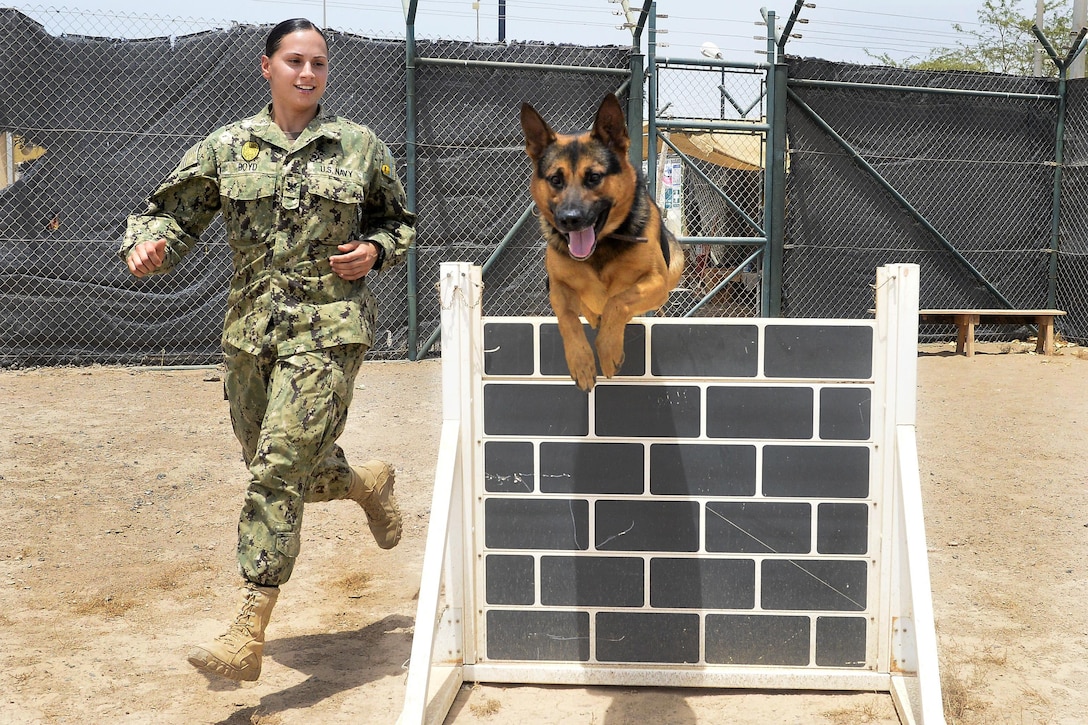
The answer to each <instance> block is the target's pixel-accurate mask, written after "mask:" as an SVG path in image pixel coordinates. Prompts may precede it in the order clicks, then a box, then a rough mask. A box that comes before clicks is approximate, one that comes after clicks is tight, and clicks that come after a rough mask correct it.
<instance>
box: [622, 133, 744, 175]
mask: <svg viewBox="0 0 1088 725" xmlns="http://www.w3.org/2000/svg"><path fill="white" fill-rule="evenodd" d="M646 129H647V126H646V125H645V124H644V125H643V132H642V152H643V158H645V157H646V153H647V151H648V145H647V136H648V135H649V133H648V131H647V130H646ZM664 133H667V134H668V139H669V141H671V142H672V144H673V145H674V146H676V148H677V149H679V150H680V152H681V153H683V154H684V155H685V156H690V157H692V158H696V159H701V160H703V161H708V162H710V163H712V164H716V165H717V166H724V167H726V168H729V169H737V170H739V171H759V170H761V169H762V168H763V134H762V133H759V132H754V131H753V132H751V133H745V132H742V131H666V132H664ZM667 148H668V147H667V146H666V145H665V142H664V141H661V140H660V139H659V140H658V143H657V152H658V154H662V153H664V150H665V149H667Z"/></svg>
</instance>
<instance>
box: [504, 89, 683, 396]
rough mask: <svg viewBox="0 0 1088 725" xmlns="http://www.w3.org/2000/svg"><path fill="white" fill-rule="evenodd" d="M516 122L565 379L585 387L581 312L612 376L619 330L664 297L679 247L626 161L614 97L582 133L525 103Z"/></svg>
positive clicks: (679, 266) (588, 375) (587, 359)
mask: <svg viewBox="0 0 1088 725" xmlns="http://www.w3.org/2000/svg"><path fill="white" fill-rule="evenodd" d="M521 129H522V131H523V132H524V133H525V153H527V154H528V155H529V158H530V159H531V160H532V162H533V169H532V180H531V181H530V191H531V193H532V196H533V200H534V201H535V202H536V206H537V208H538V209H539V210H540V228H541V230H542V231H543V234H544V239H545V241H546V242H547V249H546V251H545V256H544V267H545V269H546V270H547V272H548V296H549V298H550V300H551V305H552V310H553V311H554V312H555V316H556V319H557V321H558V324H559V334H560V336H561V337H562V338H563V351H564V353H565V355H566V358H567V368H568V369H569V370H570V376H571V378H573V379H574V382H575V383H576V384H577V385H578V387H579V388H581V389H582V390H585V391H587V392H588V391H590V390H592V389H593V386H594V385H595V384H596V382H597V364H596V361H595V359H594V355H593V350H592V349H591V348H590V346H589V340H588V339H587V338H586V334H585V330H584V329H583V327H582V322H581V320H580V319H579V317H585V319H586V321H587V322H588V323H589V325H590V326H591V327H593V328H594V329H595V330H597V341H596V342H597V358H598V359H599V360H600V365H601V372H602V373H604V376H605V377H606V378H611V377H612V376H613V375H615V374H616V372H617V371H618V370H619V368H620V365H621V364H622V363H623V332H624V327H625V326H626V325H627V323H628V322H630V321H631V318H632V317H634V316H636V315H641V314H645V313H647V312H650V311H652V310H656V309H658V308H659V307H661V306H662V305H664V304H665V302H666V301H668V298H669V292H670V291H671V290H672V289H673V288H675V287H676V285H677V283H678V282H679V281H680V275H681V273H682V272H683V267H684V254H683V251H682V250H681V249H680V245H679V244H677V242H676V239H675V238H674V237H673V236H672V235H671V234H670V233H669V232H668V231H667V230H666V229H665V224H664V222H663V220H662V218H661V210H660V209H658V207H657V204H655V203H654V201H653V199H652V198H650V195H649V193H648V192H647V190H646V183H645V179H644V178H643V176H642V174H641V173H640V172H638V171H636V170H635V168H634V166H632V165H631V162H630V161H629V160H628V157H627V152H628V148H629V147H630V145H631V140H630V137H629V136H628V134H627V124H626V122H625V120H624V115H623V109H622V108H621V107H620V102H619V100H618V99H617V98H616V96H614V95H612V94H609V95H607V96H605V98H604V101H602V102H601V105H600V107H599V108H598V109H597V116H596V118H595V119H594V121H593V128H592V129H590V130H589V131H584V132H579V133H571V134H562V133H556V132H555V131H553V130H552V129H551V127H550V126H548V124H547V123H546V122H545V121H544V119H543V118H541V117H540V114H539V113H537V112H536V110H535V109H534V108H533V107H532V106H531V105H529V104H528V103H523V104H522V106H521Z"/></svg>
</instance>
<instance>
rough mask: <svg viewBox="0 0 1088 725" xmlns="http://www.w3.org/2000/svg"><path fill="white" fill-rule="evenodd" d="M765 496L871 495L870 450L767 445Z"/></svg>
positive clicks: (764, 465) (764, 479)
mask: <svg viewBox="0 0 1088 725" xmlns="http://www.w3.org/2000/svg"><path fill="white" fill-rule="evenodd" d="M763 495H764V496H791V497H795V498H865V497H866V496H868V495H869V449H868V448H865V447H863V446H774V445H769V446H764V448H763Z"/></svg>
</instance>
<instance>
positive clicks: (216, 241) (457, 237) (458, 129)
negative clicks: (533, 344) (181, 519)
mask: <svg viewBox="0 0 1088 725" xmlns="http://www.w3.org/2000/svg"><path fill="white" fill-rule="evenodd" d="M88 28H92V30H90V31H89V30H88ZM268 30H269V27H267V26H253V25H242V24H236V23H228V24H222V23H221V24H215V23H211V22H207V21H201V20H180V19H166V18H158V17H154V16H133V15H128V16H126V15H110V14H99V15H90V16H88V15H87V14H85V13H79V12H75V11H71V12H68V11H63V10H55V9H41V8H38V9H29V10H25V9H24V10H14V9H0V53H2V57H4V58H5V62H4V63H3V64H0V366H9V367H10V366H26V365H58V364H89V363H122V364H162V365H183V364H208V363H214V362H218V361H219V360H220V357H221V352H220V348H219V334H220V330H221V324H222V319H223V314H224V305H225V298H226V288H227V282H228V278H229V275H230V253H229V249H228V247H227V244H226V240H225V237H224V233H223V228H222V225H221V223H220V222H219V221H216V222H215V223H213V225H212V227H211V228H210V229H209V230H208V231H207V232H206V233H205V235H204V236H203V238H202V244H201V245H200V246H199V247H198V248H197V249H195V250H194V251H193V252H192V253H191V254H190V255H189V256H188V257H187V258H186V259H185V260H184V262H183V263H182V265H181V266H180V267H179V268H178V269H176V270H175V271H174V272H172V273H171V274H169V275H165V276H163V277H161V278H151V279H145V280H137V279H135V278H133V277H132V276H131V275H129V274H128V272H127V269H126V268H125V267H124V265H123V264H122V262H121V260H120V259H118V257H117V255H116V250H117V247H118V244H119V240H120V239H121V237H122V236H123V234H124V228H125V221H126V218H127V216H128V215H129V214H131V213H133V212H135V211H138V210H141V209H142V208H143V206H144V203H145V199H146V197H147V195H148V193H149V192H150V191H151V190H152V189H153V188H154V187H155V185H156V184H157V182H158V181H159V180H160V179H161V178H162V177H163V176H165V174H167V173H168V172H169V171H170V169H171V168H173V166H174V165H175V164H176V163H177V161H178V159H179V158H180V157H181V155H182V153H183V152H184V150H185V149H186V148H188V147H189V146H191V145H192V144H193V143H196V142H197V141H198V140H200V139H201V138H203V137H204V136H206V135H207V134H208V133H209V132H210V131H211V130H213V129H214V128H216V127H218V126H220V125H222V124H225V123H228V122H230V121H233V120H235V119H237V118H241V117H244V116H247V115H250V114H252V113H255V112H256V111H257V110H259V109H260V108H261V107H262V106H263V105H264V104H265V103H266V102H267V87H266V82H265V81H264V79H263V78H262V77H261V75H260V72H259V58H260V55H261V52H262V48H263V42H264V38H265V36H266V34H267V32H268ZM92 33H93V34H92ZM328 36H329V47H330V55H331V58H332V63H333V74H332V80H331V82H330V85H329V89H328V91H327V93H326V96H325V101H324V105H325V107H326V109H328V110H331V111H333V112H335V113H339V114H342V115H345V116H348V117H350V118H354V119H357V120H360V121H362V122H364V123H367V124H368V125H370V126H371V127H372V128H374V129H375V131H376V132H377V133H378V134H379V135H380V136H381V137H382V138H383V139H384V140H385V141H386V142H387V143H388V144H389V145H390V147H391V149H392V151H393V153H394V155H395V156H396V157H397V159H398V162H399V163H398V165H399V166H400V169H399V170H400V171H401V173H402V177H403V175H404V173H405V162H406V161H407V160H408V159H409V157H410V154H409V151H410V149H409V146H408V144H409V139H408V138H407V134H406V128H407V124H406V113H408V110H407V109H409V108H410V109H411V110H412V112H413V113H414V120H415V123H414V126H413V128H414V129H415V137H414V140H413V141H412V143H413V149H414V151H415V154H414V162H415V167H414V171H415V178H416V180H417V185H416V187H415V189H416V208H417V209H418V212H419V223H418V229H419V236H418V242H417V246H416V264H417V267H418V272H417V275H416V277H415V278H414V280H411V279H409V268H408V266H407V265H401V266H398V267H396V268H393V269H391V270H387V271H385V272H382V273H381V274H379V275H378V277H377V279H376V280H375V282H374V287H375V291H376V293H377V295H378V297H379V306H380V308H381V316H380V319H379V325H378V330H377V334H376V339H375V345H374V348H373V349H372V351H371V356H372V357H376V358H386V359H393V358H412V357H415V356H417V355H420V354H434V353H435V352H437V350H438V349H439V347H438V344H436V343H437V342H438V341H437V339H436V338H437V328H438V317H439V312H440V310H439V300H438V295H437V292H436V289H435V286H436V284H437V282H438V277H439V267H440V265H441V263H442V262H444V261H453V260H457V261H469V262H472V263H474V264H479V265H482V266H483V267H484V269H485V285H486V287H487V295H486V300H487V301H486V304H487V306H488V310H487V314H490V315H523V314H531V315H536V314H549V313H550V309H549V306H548V301H547V292H546V287H545V273H544V268H543V263H542V256H543V254H542V242H541V238H540V233H539V229H538V220H537V219H536V218H535V217H534V215H533V209H532V205H531V199H530V197H529V192H528V176H529V161H528V158H527V156H526V155H525V152H524V148H523V138H522V134H521V129H520V124H519V122H518V109H519V107H520V104H521V102H522V101H529V102H530V103H532V104H533V105H534V106H535V107H536V108H537V110H539V111H540V112H541V114H542V115H543V116H544V118H545V119H547V120H548V121H549V123H550V124H551V125H552V126H553V127H554V128H556V129H557V130H572V129H579V128H587V127H588V126H589V125H590V124H591V123H592V118H593V115H594V113H595V111H596V108H597V106H598V104H599V102H600V100H601V98H602V97H603V95H604V94H605V93H608V92H618V93H619V95H620V96H621V98H626V96H627V94H628V93H629V90H630V89H629V87H628V85H627V84H628V82H629V81H628V77H629V72H628V68H629V67H630V57H629V54H630V49H629V48H624V47H615V46H609V47H600V48H586V47H579V46H563V45H550V44H543V43H510V44H505V43H504V44H486V43H485V44H481V43H473V42H470V41H463V42H462V41H453V40H426V41H419V42H418V43H417V44H416V54H417V56H418V61H417V63H416V64H415V65H416V68H415V85H414V95H413V97H412V98H411V99H409V96H408V92H407V85H406V68H405V64H406V61H405V43H404V41H403V39H398V38H382V37H378V36H376V35H375V34H372V33H355V32H346V31H336V30H332V31H329V32H328ZM125 38H127V39H125ZM648 70H650V71H651V78H652V80H651V83H656V86H654V88H653V91H654V92H653V93H651V94H650V96H651V100H653V101H655V102H656V103H655V105H656V108H655V109H653V110H654V111H656V115H655V118H654V122H655V123H660V124H661V128H659V129H658V130H659V132H660V135H661V136H662V137H663V139H664V140H662V141H661V142H660V143H659V144H656V145H655V146H654V147H653V148H652V149H651V148H650V147H649V145H647V147H646V152H647V157H648V158H649V159H650V160H651V161H652V163H653V167H652V168H649V167H648V168H647V176H648V177H649V178H650V182H651V185H652V187H653V188H654V190H655V193H656V195H657V198H658V200H659V203H660V204H661V205H662V207H663V210H664V213H665V216H666V220H667V224H668V225H669V226H670V228H672V229H673V231H674V232H675V233H677V234H678V236H680V237H682V238H684V239H685V240H686V241H687V242H688V247H687V249H686V255H687V262H688V264H687V271H686V274H685V278H684V280H682V283H681V287H680V289H679V290H677V292H676V293H675V294H674V296H673V298H672V299H671V300H670V303H669V305H668V307H667V308H666V309H665V310H664V314H668V315H683V314H697V315H711V316H751V315H756V314H759V313H760V312H761V298H762V296H763V294H764V292H763V290H762V288H761V284H762V280H763V279H765V275H764V272H765V271H766V270H765V269H764V265H765V263H766V255H765V254H763V252H764V251H765V250H766V244H767V242H766V238H767V216H768V215H767V210H766V208H765V206H766V205H765V199H766V197H767V193H768V189H767V186H768V185H767V174H766V172H765V168H766V164H765V157H766V155H767V130H768V119H767V116H768V113H767V109H768V101H767V97H766V87H767V76H766V70H765V68H762V67H759V66H756V65H754V64H753V66H752V67H748V68H741V67H737V68H726V67H722V66H713V65H711V66H699V65H698V64H691V63H688V64H686V65H685V64H684V63H681V62H677V63H673V64H672V65H670V64H669V62H664V63H661V64H660V65H658V66H656V70H657V71H658V73H657V75H658V76H659V77H657V78H656V79H654V78H653V75H652V74H653V71H654V70H655V68H653V67H651V68H649V69H648ZM789 76H790V83H789V90H788V93H789V100H788V109H787V114H786V115H787V117H786V124H787V131H788V143H789V148H788V156H787V162H786V163H787V168H786V179H787V183H786V192H787V200H786V208H785V229H784V239H783V242H784V247H785V256H784V265H783V266H784V268H783V310H782V311H783V313H784V314H786V315H788V316H791V317H802V316H804V317H865V316H867V315H868V309H869V308H870V307H871V306H872V299H873V297H872V290H871V284H872V279H873V273H874V270H875V268H876V267H878V266H880V265H882V264H886V263H890V262H916V263H918V264H919V265H920V266H921V268H922V285H923V288H922V304H923V306H926V307H1002V306H1005V303H1008V304H1009V305H1014V306H1017V307H1047V306H1051V304H1056V305H1057V306H1059V307H1061V308H1062V309H1066V310H1067V311H1068V312H1069V315H1068V316H1067V317H1066V318H1063V319H1062V320H1061V321H1060V322H1059V326H1058V329H1059V333H1061V334H1063V335H1064V336H1065V337H1066V338H1068V339H1072V340H1075V341H1082V340H1085V339H1088V299H1086V294H1085V283H1084V280H1085V278H1086V272H1088V269H1086V268H1088V261H1086V260H1088V202H1086V201H1085V200H1086V199H1088V188H1086V184H1088V171H1086V157H1088V100H1086V95H1088V86H1086V84H1085V82H1084V81H1078V82H1070V83H1069V92H1068V98H1067V101H1068V104H1067V105H1068V113H1067V116H1066V120H1065V139H1066V146H1065V163H1064V165H1063V166H1062V169H1063V171H1064V176H1063V178H1062V181H1061V187H1060V189H1059V190H1058V191H1059V192H1060V193H1058V194H1055V187H1054V182H1055V169H1056V168H1057V167H1056V165H1055V140H1056V138H1057V133H1058V129H1057V108H1058V101H1057V97H1056V82H1055V81H1053V80H1047V79H1035V78H1016V77H1008V76H999V75H994V74H968V73H963V74H956V73H924V72H918V71H904V70H896V69H889V68H873V67H867V66H850V65H844V64H834V63H826V62H823V61H812V60H800V59H790V60H789ZM670 123H673V124H674V125H672V126H670V125H669V124H670ZM684 123H687V126H685V125H684ZM715 124H718V126H715ZM723 124H724V126H727V127H728V129H727V130H723V128H722V127H721V126H722V125H723ZM645 137H649V130H648V131H647V134H646V135H645ZM1055 199H1057V200H1058V201H1059V203H1060V205H1061V208H1060V216H1055V214H1054V211H1055ZM1056 220H1058V221H1060V224H1055V221H1056ZM1055 249H1056V250H1057V253H1055V251H1054V250H1055ZM1053 260H1056V264H1055V263H1053V262H1052V261H1053ZM413 282H414V283H413ZM413 313H414V314H413ZM924 332H925V333H926V334H930V335H932V336H940V335H945V336H947V335H948V334H949V331H947V330H937V329H932V330H924Z"/></svg>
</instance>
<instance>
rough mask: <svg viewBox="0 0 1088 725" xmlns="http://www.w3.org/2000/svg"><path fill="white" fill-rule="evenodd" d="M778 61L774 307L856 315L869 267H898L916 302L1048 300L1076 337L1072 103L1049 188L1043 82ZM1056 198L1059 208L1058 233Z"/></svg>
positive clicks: (1083, 321)
mask: <svg viewBox="0 0 1088 725" xmlns="http://www.w3.org/2000/svg"><path fill="white" fill-rule="evenodd" d="M789 66H790V67H789V106H788V116H787V133H788V136H789V149H790V150H789V173H788V174H787V179H788V182H787V204H788V207H787V210H786V220H787V221H786V238H785V256H784V260H785V261H784V271H783V276H784V293H783V297H784V305H785V311H786V314H788V315H789V316H804V317H825V316H826V317H858V316H863V315H864V314H865V313H866V310H867V309H868V308H870V307H871V306H872V301H873V296H872V292H871V290H870V289H869V287H868V282H869V281H870V280H871V278H872V270H873V269H874V267H876V266H879V265H880V264H883V263H887V262H913V263H917V264H919V265H920V267H921V283H922V290H921V304H922V306H923V307H932V308H961V307H963V308H1003V307H1015V308H1048V307H1053V306H1055V304H1060V305H1062V306H1063V308H1064V309H1066V310H1067V311H1068V312H1069V316H1068V317H1066V318H1064V319H1062V320H1061V321H1060V322H1059V331H1061V332H1063V334H1065V336H1066V337H1068V338H1073V339H1075V338H1080V339H1084V337H1085V336H1086V335H1088V309H1086V307H1085V305H1084V300H1083V288H1084V282H1083V280H1084V276H1083V275H1080V276H1078V274H1077V272H1078V271H1079V270H1078V268H1077V265H1078V264H1079V263H1081V262H1082V260H1083V258H1084V256H1083V251H1084V238H1085V234H1084V230H1085V226H1084V211H1083V209H1084V202H1083V200H1084V198H1085V197H1084V189H1083V183H1084V176H1083V153H1084V146H1083V137H1080V136H1079V135H1078V134H1080V133H1083V130H1079V131H1078V128H1079V129H1083V128H1084V116H1083V114H1084V111H1083V106H1082V105H1081V106H1079V107H1078V103H1077V102H1075V101H1074V102H1073V103H1071V104H1070V112H1069V115H1068V119H1069V120H1068V126H1067V132H1066V133H1067V139H1068V141H1067V143H1068V147H1069V149H1070V150H1071V151H1072V152H1073V153H1069V154H1068V157H1070V158H1071V157H1073V156H1074V155H1075V154H1076V153H1079V154H1081V157H1080V161H1079V168H1078V162H1076V161H1074V162H1073V163H1072V164H1070V165H1069V167H1068V169H1067V174H1066V178H1065V180H1064V184H1063V185H1062V188H1061V189H1060V192H1061V193H1060V194H1056V190H1055V181H1056V177H1055V169H1056V167H1057V163H1056V139H1057V133H1058V129H1057V127H1056V124H1057V119H1058V115H1059V114H1058V108H1059V97H1058V95H1057V83H1056V81H1054V80H1053V79H1045V78H1023V77H1013V76H1004V75H999V74H981V73H935V72H924V71H911V70H902V69H893V68H878V67H868V66H852V65H845V64H836V63H828V62H823V61H814V60H807V59H791V60H790V63H789ZM1071 87H1073V88H1075V87H1076V85H1075V84H1071ZM1080 87H1081V88H1083V84H1081V86H1080ZM1071 97H1073V96H1071ZM1081 103H1083V102H1082V101H1081ZM1067 161H1068V158H1067ZM1078 184H1081V185H1082V186H1081V187H1080V189H1079V191H1080V193H1078V187H1077V185H1078ZM1056 200H1060V202H1062V203H1064V204H1065V208H1064V209H1063V210H1062V211H1063V212H1064V214H1063V216H1062V219H1063V224H1062V225H1061V227H1060V228H1059V227H1057V226H1056V225H1055V220H1056V216H1055V213H1056V210H1055V203H1056ZM1078 210H1079V211H1078ZM1078 220H1079V221H1078ZM1078 250H1079V251H1078ZM1055 258H1057V259H1058V260H1059V262H1060V263H1059V264H1053V265H1052V260H1054V259H1055ZM1078 260H1080V261H1078ZM1005 333H1006V334H1007V333H1008V330H1007V328H1006V329H1005ZM922 334H923V335H931V336H941V335H944V336H945V337H947V335H948V334H949V331H948V329H943V328H936V327H934V326H928V327H923V329H922ZM979 334H980V337H985V336H987V335H993V334H1000V330H989V329H982V330H980V333H979Z"/></svg>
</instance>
